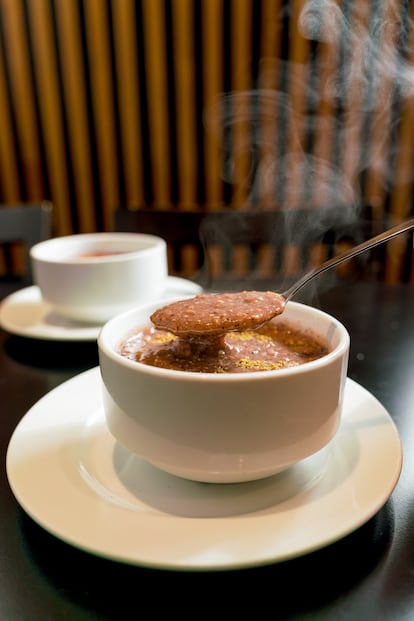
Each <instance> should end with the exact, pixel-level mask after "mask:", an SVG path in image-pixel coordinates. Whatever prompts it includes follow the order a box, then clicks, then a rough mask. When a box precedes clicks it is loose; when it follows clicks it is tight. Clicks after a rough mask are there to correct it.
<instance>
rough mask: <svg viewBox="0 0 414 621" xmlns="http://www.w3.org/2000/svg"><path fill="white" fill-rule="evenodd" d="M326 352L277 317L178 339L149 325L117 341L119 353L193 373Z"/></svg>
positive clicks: (281, 364) (257, 366) (262, 367)
mask: <svg viewBox="0 0 414 621" xmlns="http://www.w3.org/2000/svg"><path fill="white" fill-rule="evenodd" d="M328 351H329V349H328V347H327V346H326V344H325V343H324V342H323V340H322V339H321V338H320V337H318V336H316V335H315V334H313V333H311V332H307V331H305V330H303V329H300V328H297V327H294V326H292V325H290V324H289V323H287V322H282V321H281V320H280V318H278V319H275V320H271V321H269V322H267V323H266V324H265V325H263V326H261V327H260V328H257V329H256V330H244V331H241V332H228V333H226V334H224V335H221V336H217V337H214V338H212V337H207V338H205V337H199V336H198V337H190V338H180V337H177V336H176V335H174V334H172V333H171V332H168V331H165V330H158V329H157V328H155V327H154V326H153V325H149V326H146V327H145V328H143V329H142V330H138V331H137V332H136V333H134V334H132V335H131V336H130V337H129V338H127V339H126V340H125V342H124V343H122V346H121V349H120V353H121V354H122V355H123V356H125V357H127V358H129V359H131V360H136V361H138V362H141V363H143V364H147V365H150V366H155V367H162V368H166V369H176V370H179V371H192V372H196V373H200V372H202V373H243V372H248V371H269V370H277V369H284V368H287V367H292V366H298V365H300V364H304V363H306V362H309V361H311V360H315V359H317V358H320V357H322V356H324V355H325V354H327V353H328Z"/></svg>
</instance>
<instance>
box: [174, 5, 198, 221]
mask: <svg viewBox="0 0 414 621" xmlns="http://www.w3.org/2000/svg"><path fill="white" fill-rule="evenodd" d="M193 4H194V2H193V0H175V2H174V7H173V9H174V10H173V28H174V31H173V32H174V53H175V68H176V75H175V87H176V88H175V92H176V109H177V118H176V123H177V150H178V154H177V159H178V174H179V178H178V181H179V192H180V203H181V204H182V207H183V208H184V209H185V208H189V207H192V208H194V206H195V203H196V201H197V192H196V187H197V149H196V140H195V138H196V116H195V115H196V109H195V102H196V94H195V66H194V54H195V50H194V22H193V20H194V15H193Z"/></svg>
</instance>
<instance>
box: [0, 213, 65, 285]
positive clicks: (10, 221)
mask: <svg viewBox="0 0 414 621" xmlns="http://www.w3.org/2000/svg"><path fill="white" fill-rule="evenodd" d="M52 211H53V207H52V203H50V202H48V201H44V202H41V203H36V204H33V203H28V204H26V203H21V204H15V205H5V204H3V205H0V247H1V251H2V252H1V254H0V266H1V275H2V277H3V278H6V279H9V278H19V279H21V280H22V283H23V284H31V283H32V282H33V275H32V269H31V261H30V248H31V247H32V246H34V245H35V244H36V243H38V242H40V241H43V240H45V239H48V238H49V237H51V235H52Z"/></svg>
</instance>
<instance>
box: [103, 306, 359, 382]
mask: <svg viewBox="0 0 414 621" xmlns="http://www.w3.org/2000/svg"><path fill="white" fill-rule="evenodd" d="M170 301H173V300H169V301H168V302H167V303H169V302H170ZM161 304H162V305H164V306H165V305H166V303H165V301H163V302H160V301H158V302H151V303H146V304H142V305H140V306H138V307H136V308H134V309H130V310H128V311H125V312H123V313H121V314H119V315H116V316H115V317H112V318H111V319H109V320H108V321H107V322H106V323H105V324H104V325H103V326H102V328H101V329H100V331H99V334H98V338H97V345H98V353H99V358H100V359H101V356H106V357H107V358H109V359H110V360H111V361H112V362H114V363H117V364H119V365H120V366H122V367H125V368H126V369H130V370H132V371H133V370H134V369H135V370H138V371H139V372H140V374H142V375H147V376H149V377H159V378H164V379H174V380H181V381H192V382H195V381H197V380H199V381H202V382H203V383H205V382H214V383H216V382H223V383H224V382H241V381H244V382H247V381H260V380H261V379H264V378H269V377H272V378H274V377H280V378H282V377H287V376H288V377H289V376H296V375H303V374H308V373H310V372H312V371H315V370H317V369H318V368H320V367H325V366H327V365H329V363H331V362H333V361H335V360H337V359H339V358H342V357H344V356H347V355H348V352H349V346H350V335H349V332H348V330H347V328H346V327H345V326H344V325H343V324H342V323H341V322H340V321H339V320H338V319H337V318H336V317H334V316H333V315H330V314H329V313H326V312H325V311H323V310H321V309H318V308H315V307H313V306H310V305H308V304H303V303H301V302H294V301H289V302H288V304H289V305H291V306H293V307H294V308H296V309H298V310H303V311H309V312H311V313H312V314H314V315H316V316H317V317H321V318H323V319H324V320H326V321H327V320H329V321H330V322H331V323H332V324H333V326H335V328H336V330H338V331H339V341H338V344H337V345H336V346H335V347H334V348H333V349H332V350H331V351H330V352H329V353H327V354H325V355H324V356H322V357H321V358H317V359H316V360H311V361H309V362H306V363H305V364H300V365H298V366H294V367H286V368H283V369H277V370H274V369H273V370H263V371H245V372H243V373H207V372H197V373H196V372H194V371H181V370H177V369H164V368H162V367H155V366H151V365H147V364H143V363H141V362H139V361H135V360H130V359H128V358H126V357H125V356H122V355H121V354H120V353H118V352H116V351H115V350H114V348H113V347H112V346H111V345H110V344H109V343H108V342H107V338H109V335H108V333H109V332H110V331H112V330H113V325H114V324H115V323H119V322H122V321H123V320H127V319H129V318H130V317H132V316H133V315H135V314H138V313H147V314H148V322H149V314H150V313H151V312H152V311H153V310H155V308H159V307H160V306H161ZM296 321H297V320H295V323H296ZM292 322H293V320H292ZM137 327H138V326H137ZM130 332H131V329H130V330H127V329H125V330H124V334H123V335H120V337H119V340H118V343H120V342H121V341H122V340H123V339H125V338H126V336H127V335H128V334H129V333H130Z"/></svg>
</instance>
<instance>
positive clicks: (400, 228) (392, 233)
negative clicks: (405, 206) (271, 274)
mask: <svg viewBox="0 0 414 621" xmlns="http://www.w3.org/2000/svg"><path fill="white" fill-rule="evenodd" d="M411 229H414V218H412V219H411V220H405V221H404V222H401V223H400V224H397V225H396V226H393V227H392V228H390V229H387V230H386V231H383V232H382V233H380V234H379V235H376V236H375V237H371V238H370V239H367V240H366V241H364V242H362V244H358V245H357V246H354V247H353V248H350V249H348V250H345V251H344V252H341V253H339V254H338V255H336V256H335V257H332V259H328V261H325V262H324V263H321V265H318V266H316V267H315V268H313V269H312V270H310V271H309V272H306V274H304V275H303V276H302V278H300V279H299V280H298V281H297V282H295V283H294V284H293V285H292V286H291V287H290V288H289V289H287V291H285V292H284V293H283V297H284V298H285V300H286V301H287V300H289V299H290V298H291V297H292V296H294V295H295V293H297V292H298V291H299V289H301V288H302V287H303V286H304V285H305V284H306V283H308V282H309V281H310V280H312V279H313V278H315V276H318V275H319V274H322V272H325V271H326V270H328V269H330V268H331V267H334V266H335V265H338V264H339V263H342V262H343V261H347V260H348V259H350V258H351V257H355V256H356V255H358V254H361V252H365V250H368V249H369V248H374V247H375V246H378V245H379V244H382V243H384V242H385V241H388V240H389V239H391V238H392V237H396V236H397V235H401V233H405V232H406V231H410V230H411Z"/></svg>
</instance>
